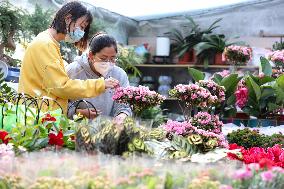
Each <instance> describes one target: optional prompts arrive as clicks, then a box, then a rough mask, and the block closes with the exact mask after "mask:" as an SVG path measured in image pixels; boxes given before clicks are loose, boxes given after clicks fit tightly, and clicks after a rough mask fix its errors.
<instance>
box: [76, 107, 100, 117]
mask: <svg viewBox="0 0 284 189" xmlns="http://www.w3.org/2000/svg"><path fill="white" fill-rule="evenodd" d="M76 113H77V114H80V115H82V116H84V117H86V118H88V119H94V118H96V117H98V116H99V112H97V111H96V110H95V109H93V108H89V109H77V110H76Z"/></svg>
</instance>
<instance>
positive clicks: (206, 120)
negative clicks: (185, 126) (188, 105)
mask: <svg viewBox="0 0 284 189" xmlns="http://www.w3.org/2000/svg"><path fill="white" fill-rule="evenodd" d="M190 123H191V125H192V126H194V127H196V128H198V129H203V130H206V131H210V132H213V133H216V134H220V133H221V132H222V127H223V126H224V124H223V122H222V121H220V120H219V116H218V115H211V114H209V113H207V112H198V113H197V114H196V115H194V117H193V118H192V119H191V120H190Z"/></svg>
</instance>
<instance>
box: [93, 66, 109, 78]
mask: <svg viewBox="0 0 284 189" xmlns="http://www.w3.org/2000/svg"><path fill="white" fill-rule="evenodd" d="M93 65H94V68H95V70H96V71H97V72H99V73H100V74H101V75H102V76H104V77H105V76H106V75H107V73H108V72H109V71H110V70H111V69H112V68H113V66H114V63H112V62H94V63H93Z"/></svg>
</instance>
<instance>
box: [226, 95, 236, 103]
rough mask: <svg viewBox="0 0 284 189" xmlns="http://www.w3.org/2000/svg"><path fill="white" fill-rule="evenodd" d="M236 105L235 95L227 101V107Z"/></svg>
mask: <svg viewBox="0 0 284 189" xmlns="http://www.w3.org/2000/svg"><path fill="white" fill-rule="evenodd" d="M235 103H236V96H235V95H234V94H233V95H231V96H230V97H229V98H228V99H227V105H234V104H235Z"/></svg>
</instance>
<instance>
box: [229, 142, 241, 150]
mask: <svg viewBox="0 0 284 189" xmlns="http://www.w3.org/2000/svg"><path fill="white" fill-rule="evenodd" d="M243 148H244V147H242V146H238V145H237V144H236V143H234V144H229V150H235V149H243Z"/></svg>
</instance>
